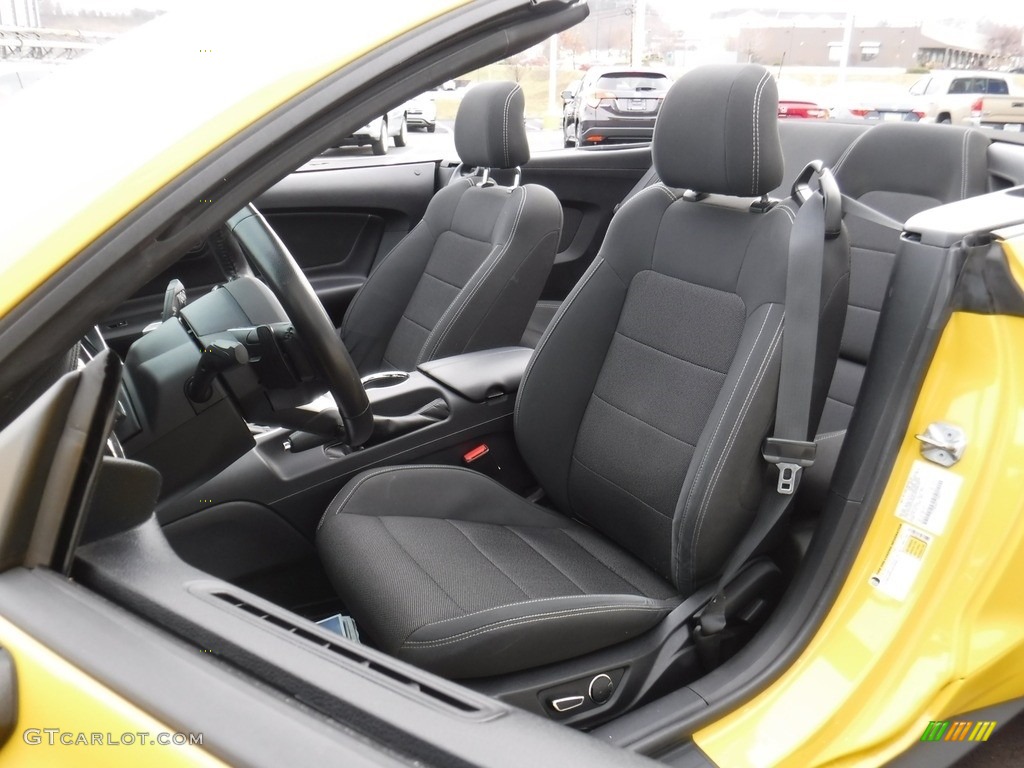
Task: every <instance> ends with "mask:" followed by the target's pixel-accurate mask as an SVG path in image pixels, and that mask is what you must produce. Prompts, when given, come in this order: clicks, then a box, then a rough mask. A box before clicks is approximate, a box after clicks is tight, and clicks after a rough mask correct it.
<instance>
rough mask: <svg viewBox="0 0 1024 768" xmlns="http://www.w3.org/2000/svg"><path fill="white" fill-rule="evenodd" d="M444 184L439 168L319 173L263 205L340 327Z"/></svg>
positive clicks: (304, 174)
mask: <svg viewBox="0 0 1024 768" xmlns="http://www.w3.org/2000/svg"><path fill="white" fill-rule="evenodd" d="M436 177H437V163H436V161H422V162H413V163H402V164H395V163H391V164H386V165H374V166H358V167H347V168H346V167H338V166H332V167H330V168H320V167H316V166H313V167H309V168H303V169H300V170H298V171H296V172H295V173H293V174H290V175H289V176H288V177H286V178H285V179H283V180H281V181H280V182H278V183H277V184H276V185H274V186H273V187H271V188H270V189H269V190H268V191H267V192H265V193H264V194H263V195H261V196H260V197H259V199H258V200H257V201H256V205H257V207H258V208H260V210H261V211H263V213H264V215H265V216H266V218H267V221H269V222H270V225H271V226H272V227H273V228H274V229H275V231H277V233H278V235H280V237H281V239H282V240H283V241H284V243H285V245H287V246H288V249H289V250H290V251H291V253H292V255H293V256H294V257H295V260H296V261H297V262H298V264H299V266H300V267H301V268H302V270H303V272H305V273H306V276H307V277H308V278H309V281H310V283H311V284H312V285H313V289H314V290H315V291H316V292H317V295H318V296H319V297H320V300H321V301H322V302H323V304H324V307H325V308H326V309H327V313H328V314H329V315H330V316H331V319H332V320H333V321H334V324H335V325H337V326H340V325H341V321H342V318H343V316H344V314H345V310H346V309H347V307H348V305H349V302H351V300H352V297H353V296H355V294H356V291H358V290H359V288H360V287H361V286H362V284H363V282H364V281H365V280H366V276H367V275H368V274H369V273H370V270H371V269H372V268H373V265H374V264H375V263H376V261H377V259H379V258H380V257H382V256H384V255H385V254H387V252H388V251H390V250H391V249H392V248H393V247H394V246H395V245H396V244H397V243H398V242H399V241H400V240H401V239H402V238H403V237H405V235H406V234H408V232H409V230H410V229H412V228H413V227H414V226H415V225H416V223H417V222H418V221H419V220H420V219H421V218H422V217H423V212H424V211H425V210H426V208H427V205H428V203H429V202H430V198H431V197H432V196H433V194H434V191H435V187H436Z"/></svg>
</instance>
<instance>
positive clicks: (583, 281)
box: [512, 256, 604, 428]
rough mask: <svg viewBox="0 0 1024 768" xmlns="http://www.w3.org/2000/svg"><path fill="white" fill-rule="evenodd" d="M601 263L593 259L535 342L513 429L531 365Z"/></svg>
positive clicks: (521, 385) (520, 385) (515, 421)
mask: <svg viewBox="0 0 1024 768" xmlns="http://www.w3.org/2000/svg"><path fill="white" fill-rule="evenodd" d="M603 263H604V259H602V258H601V257H600V256H597V257H595V258H594V262H593V264H591V265H590V268H589V269H588V270H587V272H586V273H585V274H584V275H583V277H582V279H580V281H579V282H578V283H576V287H575V288H573V290H572V293H570V294H569V295H568V297H566V299H565V301H563V302H562V304H561V306H559V308H558V310H557V311H556V312H555V316H554V317H553V318H552V319H551V324H550V325H549V326H548V327H547V330H545V331H544V335H543V336H541V337H540V341H539V342H537V348H536V349H535V350H534V351H533V355H532V356H531V357H530V362H529V363H527V364H526V371H525V372H524V373H523V379H522V381H521V382H520V383H519V396H518V397H517V398H516V407H515V413H514V414H513V417H512V422H513V427H514V428H518V424H519V404H520V403H521V402H522V401H523V392H524V391H525V389H526V382H527V381H528V380H529V378H530V373H531V372H532V371H533V364H534V363H535V362H536V361H537V358H538V357H540V353H541V350H542V349H544V346H545V344H547V341H548V339H549V338H551V333H552V331H554V330H555V328H556V327H557V326H558V324H559V323H560V322H561V321H562V318H563V317H564V316H565V313H566V312H567V311H568V309H569V307H570V306H572V303H573V302H574V301H576V297H577V296H579V295H580V294H581V293H582V292H583V289H584V288H585V287H586V286H587V283H589V282H590V278H592V277H593V276H594V275H595V274H596V273H597V270H598V268H599V267H600V266H601V265H602V264H603Z"/></svg>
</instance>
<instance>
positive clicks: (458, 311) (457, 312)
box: [416, 187, 550, 364]
mask: <svg viewBox="0 0 1024 768" xmlns="http://www.w3.org/2000/svg"><path fill="white" fill-rule="evenodd" d="M520 189H521V190H522V195H521V196H520V199H519V210H518V211H516V218H515V221H513V222H512V229H511V230H509V233H508V239H507V240H506V241H505V244H504V245H503V246H502V247H501V250H500V251H498V252H497V254H496V255H495V256H494V257H493V260H492V261H491V263H490V265H488V267H487V269H486V271H485V272H484V274H483V275H482V276H481V277H480V279H479V280H478V281H477V283H476V285H474V286H473V288H472V290H471V291H470V292H469V295H468V296H466V298H465V299H464V300H463V301H462V302H461V303H460V302H459V301H458V296H456V300H455V302H453V303H452V305H451V306H449V307H448V309H447V310H445V313H444V315H442V316H441V319H440V320H438V321H437V325H435V326H434V330H435V331H436V330H437V329H438V328H440V327H441V321H442V320H444V316H445V315H447V314H448V313H449V312H453V313H454V314H453V315H452V317H451V319H450V320H449V321H448V323H447V324H446V325H445V328H444V330H443V331H441V333H440V334H438V336H437V338H436V339H435V341H434V343H433V345H431V344H430V337H429V336H428V337H427V340H426V341H425V342H423V349H421V350H420V354H419V357H418V358H417V360H416V363H417V364H419V363H422V362H423V361H424V360H426V359H429V356H431V355H435V354H437V351H438V350H439V349H440V348H441V344H442V343H443V342H444V340H445V339H446V338H447V336H448V334H449V333H451V330H452V328H453V327H454V326H455V323H456V322H457V321H458V319H459V318H460V317H462V313H463V312H464V311H465V309H466V307H468V306H469V303H470V302H471V301H472V300H473V297H474V296H476V293H477V291H479V290H480V286H482V285H483V284H484V283H485V282H487V278H488V277H489V276H490V274H491V272H493V271H494V269H495V268H496V267H497V266H498V264H499V263H500V262H501V260H502V258H503V257H504V256H505V254H506V253H508V249H509V248H510V247H511V245H512V241H513V240H514V239H515V232H516V230H517V229H518V228H519V220H520V218H521V217H522V215H523V209H524V208H525V207H526V196H527V188H526V187H520ZM549 234H550V233H549V232H548V233H545V234H544V237H547V236H548V235H549ZM542 239H543V238H542ZM482 266H483V265H481V267H482ZM478 269H479V268H478ZM475 276H476V275H474V277H475ZM471 281H472V278H471ZM467 287H468V284H467ZM463 290H465V288H463ZM460 293H461V291H460ZM428 349H429V350H430V351H429V352H427V350H428Z"/></svg>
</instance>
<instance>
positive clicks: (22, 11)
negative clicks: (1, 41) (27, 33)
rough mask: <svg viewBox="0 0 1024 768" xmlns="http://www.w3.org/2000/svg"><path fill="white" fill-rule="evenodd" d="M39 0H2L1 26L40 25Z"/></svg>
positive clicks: (0, 5)
mask: <svg viewBox="0 0 1024 768" xmlns="http://www.w3.org/2000/svg"><path fill="white" fill-rule="evenodd" d="M38 26H40V23H39V0H0V27H38Z"/></svg>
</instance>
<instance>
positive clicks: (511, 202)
mask: <svg viewBox="0 0 1024 768" xmlns="http://www.w3.org/2000/svg"><path fill="white" fill-rule="evenodd" d="M523 104H524V99H523V91H522V89H521V88H520V87H519V86H518V85H517V84H515V83H504V82H496V83H483V84H480V85H478V86H476V87H475V88H473V89H472V90H470V91H469V92H468V93H467V94H466V96H465V98H464V99H463V101H462V103H461V105H460V106H459V113H458V115H457V117H456V121H455V144H456V149H457V150H458V152H459V157H460V158H461V159H462V161H463V163H464V164H465V165H469V166H479V167H484V168H516V167H518V166H519V165H522V164H523V163H525V162H526V161H528V160H529V159H530V150H529V146H528V145H527V143H526V128H525V127H524V124H523ZM561 232H562V206H561V204H560V203H559V202H558V198H556V197H555V195H554V193H552V192H551V190H549V189H547V188H546V187H541V186H538V185H536V184H526V185H524V186H521V187H519V186H517V187H514V188H508V187H501V186H496V185H494V184H488V185H480V184H478V183H477V180H476V179H474V178H465V179H460V180H459V181H457V182H455V183H454V184H451V185H449V186H446V187H444V188H443V189H441V190H440V191H439V192H438V193H437V194H436V195H434V197H433V199H431V201H430V204H429V205H428V206H427V210H426V212H425V213H424V215H423V219H422V220H421V221H420V223H419V224H417V225H416V227H415V228H413V230H412V231H411V232H410V233H409V234H408V235H407V236H406V237H405V238H404V239H403V240H402V241H401V242H400V243H399V244H398V245H396V246H395V247H394V248H393V249H392V250H391V251H390V252H389V253H388V254H387V255H386V256H385V257H384V258H383V259H382V260H381V261H380V262H379V263H378V264H377V266H376V267H375V268H374V269H373V271H372V272H371V273H370V276H369V278H367V280H366V283H365V284H364V285H363V287H362V288H361V289H360V291H359V293H358V294H356V297H355V299H353V301H352V304H351V306H350V307H349V309H348V312H346V313H345V319H344V321H343V323H342V329H341V335H342V340H343V341H344V342H345V345H346V346H347V347H348V350H349V353H350V354H351V355H352V359H353V361H354V362H355V364H356V367H357V368H358V369H359V372H360V373H361V374H363V375H364V376H365V375H366V374H368V373H373V372H374V371H379V370H400V371H412V370H414V369H415V368H416V366H417V365H419V364H420V363H423V362H426V361H427V360H435V359H437V358H441V357H449V356H451V355H458V354H461V353H463V352H473V351H476V350H479V349H491V348H493V347H504V346H513V345H515V344H518V343H519V340H520V339H521V338H522V336H523V331H524V330H525V329H526V325H527V323H528V322H529V320H530V315H531V314H532V312H533V309H534V307H535V306H536V304H537V300H538V299H539V298H540V292H541V290H542V289H543V287H544V283H545V281H546V280H547V277H548V273H549V272H550V271H551V265H552V264H553V263H554V259H555V250H556V248H557V247H558V241H559V239H560V237H561Z"/></svg>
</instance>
